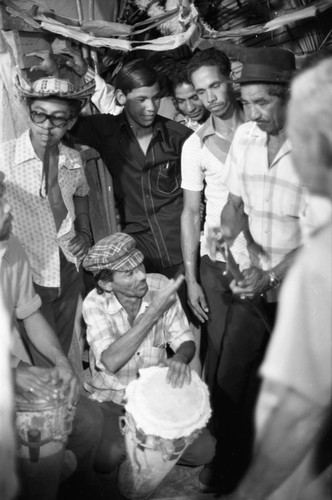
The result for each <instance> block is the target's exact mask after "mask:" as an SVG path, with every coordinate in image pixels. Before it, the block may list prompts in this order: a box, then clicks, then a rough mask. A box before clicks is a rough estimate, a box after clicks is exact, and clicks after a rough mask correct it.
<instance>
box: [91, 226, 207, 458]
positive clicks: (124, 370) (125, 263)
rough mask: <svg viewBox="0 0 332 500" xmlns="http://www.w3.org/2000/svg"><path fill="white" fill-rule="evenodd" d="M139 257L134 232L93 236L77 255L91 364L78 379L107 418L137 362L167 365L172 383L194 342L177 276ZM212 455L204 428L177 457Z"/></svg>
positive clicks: (185, 373)
mask: <svg viewBox="0 0 332 500" xmlns="http://www.w3.org/2000/svg"><path fill="white" fill-rule="evenodd" d="M143 259H144V256H143V254H142V253H141V252H140V251H139V250H138V249H137V248H136V243H135V240H134V238H132V237H131V236H129V235H127V234H124V233H115V234H113V235H111V236H108V237H107V238H104V239H102V240H101V241H99V242H98V243H96V245H95V246H94V247H92V248H91V249H90V251H89V252H88V254H87V256H86V257H85V259H84V261H83V267H84V268H85V269H86V270H87V271H90V272H92V273H93V275H94V280H95V285H96V288H95V289H94V290H92V291H91V292H90V293H89V294H88V296H87V297H86V298H85V300H84V303H83V316H84V319H85V322H86V324H87V340H88V343H89V345H90V371H91V373H90V377H89V378H88V379H87V380H86V381H85V384H84V385H85V388H86V390H87V391H88V392H89V393H90V397H91V398H92V399H94V400H97V401H99V402H100V403H101V406H102V408H103V409H104V410H105V411H106V412H107V414H108V417H109V419H110V418H112V416H113V417H114V416H115V418H117V417H118V416H119V415H120V414H121V409H122V404H123V402H124V394H125V389H126V387H127V385H128V384H129V383H130V382H131V381H132V380H135V379H136V378H137V376H138V370H139V369H140V368H143V367H144V368H147V367H149V366H155V365H159V364H164V365H168V367H169V369H168V374H167V382H168V383H170V384H171V385H172V386H173V387H182V386H183V384H186V383H189V382H190V380H191V372H190V367H189V363H190V361H191V359H192V357H193V356H194V353H195V342H194V337H193V334H192V332H191V330H190V328H189V324H188V321H187V318H186V315H185V313H184V311H183V309H182V307H181V303H180V300H179V298H178V296H177V294H176V291H177V289H178V288H179V286H180V284H181V283H182V281H183V276H180V277H178V278H177V279H176V280H175V281H173V280H170V281H169V280H168V279H167V278H166V277H165V276H163V275H161V274H146V272H145V268H144V265H143ZM167 347H170V348H171V350H172V351H173V353H174V354H173V355H172V356H171V357H168V356H167ZM119 434H120V433H119ZM121 439H122V437H121V436H119V440H121ZM213 454H214V439H213V438H212V437H211V436H210V434H209V433H208V431H206V430H205V431H203V433H202V434H201V435H200V436H199V437H198V438H197V439H196V440H195V441H194V443H193V444H192V445H191V446H190V447H189V448H188V450H187V452H185V454H184V455H183V456H182V459H181V462H182V463H184V464H187V465H196V466H198V465H202V464H204V463H207V462H208V461H209V460H210V459H212V457H213Z"/></svg>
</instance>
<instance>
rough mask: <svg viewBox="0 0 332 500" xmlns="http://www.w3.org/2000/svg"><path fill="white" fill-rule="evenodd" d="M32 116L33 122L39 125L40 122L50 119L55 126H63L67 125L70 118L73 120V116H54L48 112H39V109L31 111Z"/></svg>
mask: <svg viewBox="0 0 332 500" xmlns="http://www.w3.org/2000/svg"><path fill="white" fill-rule="evenodd" d="M30 118H31V120H32V121H33V123H36V124H37V125H38V124H39V123H44V122H46V120H49V121H50V123H51V125H53V127H58V128H63V127H65V126H66V125H67V123H68V122H69V120H71V116H70V117H69V118H65V117H64V116H54V115H48V114H46V113H39V111H31V110H30Z"/></svg>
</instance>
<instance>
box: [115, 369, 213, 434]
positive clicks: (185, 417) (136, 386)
mask: <svg viewBox="0 0 332 500" xmlns="http://www.w3.org/2000/svg"><path fill="white" fill-rule="evenodd" d="M167 371H168V367H159V366H152V367H150V368H143V369H141V370H139V374H140V376H139V378H138V379H137V380H133V381H132V382H130V384H128V386H127V388H126V396H125V399H126V404H125V409H126V411H127V412H129V413H130V414H131V415H132V417H133V419H134V421H135V423H136V426H137V427H138V428H139V429H141V430H142V431H143V432H144V433H145V434H149V435H155V436H160V437H161V438H164V439H177V438H180V437H185V436H189V435H190V434H191V433H192V432H193V431H195V430H198V429H202V428H203V427H205V426H206V424H207V422H208V420H209V418H210V416H211V407H210V401H209V391H208V388H207V386H206V384H205V383H204V382H203V381H202V380H201V379H200V378H199V376H198V375H197V373H196V372H194V371H192V372H191V383H190V384H184V385H183V387H181V388H179V387H176V388H174V387H172V386H171V384H168V383H166V375H167Z"/></svg>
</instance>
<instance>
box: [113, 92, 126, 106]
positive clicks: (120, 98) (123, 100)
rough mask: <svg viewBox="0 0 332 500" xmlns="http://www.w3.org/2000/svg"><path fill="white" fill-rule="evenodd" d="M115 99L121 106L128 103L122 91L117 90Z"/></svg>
mask: <svg viewBox="0 0 332 500" xmlns="http://www.w3.org/2000/svg"><path fill="white" fill-rule="evenodd" d="M115 98H116V100H117V101H118V103H119V104H120V106H124V105H125V104H126V101H127V97H126V96H125V94H124V93H123V92H122V90H120V89H117V90H116V91H115Z"/></svg>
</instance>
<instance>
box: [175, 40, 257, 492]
mask: <svg viewBox="0 0 332 500" xmlns="http://www.w3.org/2000/svg"><path fill="white" fill-rule="evenodd" d="M230 71H231V65H230V61H229V59H228V57H227V56H226V55H225V54H224V53H222V52H220V51H218V50H216V49H209V50H205V51H202V52H200V53H197V54H196V55H195V56H194V57H193V58H192V60H191V61H190V62H189V64H188V74H189V76H190V78H191V81H192V83H193V85H194V87H195V90H196V92H197V94H198V96H199V97H200V99H201V101H202V102H203V104H204V106H205V108H206V109H207V110H208V111H209V112H210V113H211V115H210V117H209V118H208V119H207V121H206V122H205V123H204V124H203V125H202V126H201V128H200V129H199V130H198V131H196V133H195V134H193V135H192V136H191V137H190V138H189V139H187V141H186V142H185V144H184V146H183V150H182V158H181V163H182V188H183V190H184V209H183V212H182V220H181V233H182V251H183V257H184V263H185V272H186V281H187V286H188V298H189V304H190V306H191V308H192V310H193V312H194V314H195V315H196V316H197V318H198V319H199V320H200V321H201V322H206V327H207V334H208V339H207V357H206V362H205V372H206V379H207V383H208V386H209V388H210V391H211V394H212V404H213V407H214V410H215V413H214V419H213V420H214V432H215V434H216V436H217V438H218V446H217V457H216V459H215V460H214V462H213V464H210V465H209V467H207V468H206V469H205V470H204V471H203V472H202V473H201V476H200V481H201V486H202V488H203V489H207V488H208V489H209V488H211V487H212V488H213V489H214V488H215V486H216V483H217V482H218V483H219V476H220V475H221V473H220V469H221V468H223V469H224V471H223V472H222V476H223V488H224V490H227V489H228V487H229V488H230V486H228V485H226V478H227V479H228V478H230V474H229V466H228V464H229V463H230V460H229V456H230V454H232V453H233V451H232V450H233V448H234V447H235V444H234V439H233V434H231V433H229V432H228V430H229V427H227V425H228V422H227V425H226V421H225V419H224V421H223V424H222V425H223V427H224V429H223V433H225V434H226V435H227V434H229V436H232V437H230V438H229V439H228V441H227V443H226V439H225V438H224V437H223V440H222V441H221V439H219V436H220V435H221V433H220V426H221V419H220V418H219V414H218V412H217V411H216V410H217V408H218V407H219V404H217V402H218V399H219V398H220V393H221V391H223V393H224V394H225V396H224V398H223V401H224V405H223V408H224V414H227V415H232V414H233V412H234V408H236V407H238V406H240V405H241V404H242V401H243V399H244V394H246V390H247V388H250V385H251V374H252V372H255V369H256V367H257V364H258V362H259V361H260V360H261V356H262V346H263V345H264V340H265V333H266V332H265V330H266V328H265V325H264V323H263V322H262V320H261V317H260V315H259V314H258V313H257V311H256V310H255V309H253V308H252V307H251V304H249V303H247V302H244V301H241V300H238V299H236V298H234V297H233V295H232V292H231V290H230V287H229V282H230V281H231V279H230V277H229V276H228V275H226V273H227V266H226V263H225V258H224V256H223V255H222V253H221V252H217V255H216V258H215V256H213V255H212V253H211V250H210V249H209V238H210V232H211V231H213V230H214V229H215V228H218V229H219V221H220V212H221V210H222V208H223V206H224V205H225V203H226V202H227V197H228V193H229V191H228V189H227V187H226V178H227V175H226V173H227V171H226V169H225V161H226V157H227V155H228V151H229V148H230V145H231V142H232V139H233V135H234V133H235V131H236V129H237V127H238V126H239V125H241V124H242V123H243V121H244V116H243V112H242V109H241V108H240V106H239V104H238V103H237V102H236V99H235V95H234V92H233V89H232V87H231V83H230ZM203 190H204V194H205V199H206V220H205V224H204V234H203V236H202V238H201V252H200V253H201V260H200V275H201V279H200V282H201V285H200V283H199V278H198V266H197V264H198V249H199V243H200V241H199V240H200V198H201V192H202V191H203ZM235 246H236V248H235V250H234V256H235V258H236V260H237V261H238V263H239V264H240V265H241V267H247V266H248V263H249V260H248V253H247V250H246V241H245V239H244V236H243V235H240V237H239V238H238V239H237V242H236V245H235ZM226 332H227V335H228V338H231V339H234V338H235V339H238V338H239V337H240V338H241V343H234V341H233V340H232V342H230V343H227V344H226V345H225V343H224V344H223V342H224V337H225V334H226ZM222 355H223V363H221V356H222ZM226 399H227V400H226ZM226 407H227V408H228V411H227V412H226ZM219 445H220V446H219ZM241 449H242V448H241ZM221 461H223V462H225V463H224V464H223V465H221ZM226 466H227V469H228V470H227V472H226ZM217 476H218V480H217ZM230 482H231V481H230ZM218 486H219V484H218Z"/></svg>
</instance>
